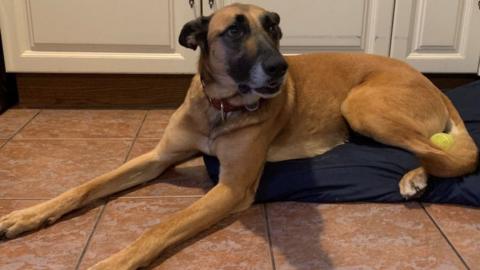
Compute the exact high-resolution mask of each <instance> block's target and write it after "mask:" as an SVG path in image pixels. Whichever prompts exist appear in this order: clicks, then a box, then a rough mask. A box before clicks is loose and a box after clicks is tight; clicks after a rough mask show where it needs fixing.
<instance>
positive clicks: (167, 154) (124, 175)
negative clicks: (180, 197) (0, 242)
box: [0, 119, 197, 238]
mask: <svg viewBox="0 0 480 270" xmlns="http://www.w3.org/2000/svg"><path fill="white" fill-rule="evenodd" d="M170 123H171V124H169V126H168V127H167V129H166V131H165V135H164V136H163V138H162V140H161V141H160V143H159V144H158V146H157V147H156V148H155V149H154V150H152V151H150V152H148V153H146V154H144V155H142V156H139V157H137V158H135V159H132V160H130V161H128V162H127V163H125V164H123V165H122V166H120V167H119V168H117V169H115V170H113V171H111V172H109V173H106V174H104V175H101V176H99V177H96V178H94V179H92V180H90V181H88V182H86V183H84V184H82V185H80V186H77V187H75V188H72V189H70V190H68V191H66V192H64V193H62V194H60V195H59V196H57V197H55V198H53V199H51V200H48V201H45V202H43V203H40V204H38V205H35V206H32V207H30V208H26V209H22V210H18V211H14V212H12V213H10V214H8V215H6V216H4V217H1V218H0V237H2V236H5V237H7V238H12V237H15V236H16V235H18V234H20V233H22V232H25V231H29V230H33V229H36V228H38V227H40V226H42V225H43V224H45V223H48V224H50V223H53V222H55V221H56V220H57V219H59V218H60V217H61V216H62V215H64V214H66V213H68V212H70V211H72V210H74V209H77V208H80V207H82V206H84V205H86V204H88V203H90V202H92V201H94V200H96V199H99V198H102V197H105V196H107V195H110V194H113V193H115V192H118V191H121V190H124V189H127V188H130V187H133V186H136V185H138V184H141V183H144V182H146V181H149V180H151V179H153V178H155V177H156V176H158V175H159V174H161V173H162V172H163V171H164V170H165V169H166V168H167V167H169V166H171V165H173V164H175V163H177V162H180V161H183V160H185V159H188V158H189V157H191V156H193V155H194V154H196V152H197V151H196V150H195V147H194V145H190V144H189V142H193V141H195V139H196V138H192V136H195V133H192V132H189V131H188V130H186V129H185V128H183V129H180V128H178V125H179V124H180V123H181V120H177V121H175V119H174V120H173V123H172V121H170ZM183 126H185V125H183Z"/></svg>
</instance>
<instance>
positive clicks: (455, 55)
mask: <svg viewBox="0 0 480 270" xmlns="http://www.w3.org/2000/svg"><path fill="white" fill-rule="evenodd" d="M477 1H478V0H397V1H395V0H296V1H292V0H261V1H260V0H241V1H240V2H242V3H247V4H248V3H251V4H256V5H259V6H262V7H264V8H266V9H268V10H273V11H276V12H277V13H279V14H280V16H281V18H282V20H281V27H282V30H283V33H284V37H283V39H282V41H281V50H282V52H284V53H286V54H296V53H304V52H313V51H357V52H367V53H374V54H380V55H385V56H391V57H395V58H400V59H403V60H405V61H407V62H409V63H410V64H412V65H413V66H415V67H416V68H418V69H419V70H421V71H424V72H468V73H476V72H478V65H479V56H480V30H479V26H480V11H479V8H478V6H477ZM234 2H237V1H235V0H194V1H190V0H139V1H132V0H102V1H96V0H1V1H0V26H1V30H2V38H3V43H4V51H5V57H6V64H7V69H8V71H11V72H79V73H193V72H194V71H195V69H196V64H195V63H196V60H197V56H198V52H194V51H192V50H189V49H186V48H183V47H181V46H180V45H179V44H178V42H177V39H178V35H179V33H180V30H181V28H182V26H183V25H184V24H185V23H186V22H188V21H190V20H191V19H193V18H195V17H197V16H200V11H201V9H202V10H203V14H206V15H208V14H211V13H212V12H213V11H214V10H216V9H218V8H221V7H223V6H224V5H228V4H231V3H234ZM190 3H193V6H190ZM210 4H211V5H212V7H210Z"/></svg>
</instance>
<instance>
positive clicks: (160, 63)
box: [0, 0, 199, 73]
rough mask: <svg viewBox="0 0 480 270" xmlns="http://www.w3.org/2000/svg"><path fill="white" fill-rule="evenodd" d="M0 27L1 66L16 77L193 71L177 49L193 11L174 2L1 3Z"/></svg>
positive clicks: (185, 53) (188, 57)
mask: <svg viewBox="0 0 480 270" xmlns="http://www.w3.org/2000/svg"><path fill="white" fill-rule="evenodd" d="M0 15H1V16H0V17H1V18H0V22H1V26H2V37H3V42H4V46H5V54H6V64H7V68H8V70H9V71H16V72H106V73H183V72H188V73H189V72H194V71H195V61H196V58H197V53H196V52H193V51H191V50H189V49H186V48H183V47H181V46H180V45H179V44H178V42H177V39H178V35H179V33H180V30H181V28H182V26H183V24H184V23H186V22H188V21H189V20H191V19H193V18H195V16H197V15H199V9H198V6H194V7H193V8H192V7H190V6H189V3H188V1H174V0H141V1H130V0H102V1H95V0H25V1H16V0H5V1H2V2H1V3H0Z"/></svg>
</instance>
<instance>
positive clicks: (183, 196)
mask: <svg viewBox="0 0 480 270" xmlns="http://www.w3.org/2000/svg"><path fill="white" fill-rule="evenodd" d="M119 192H121V191H119ZM203 196H204V195H152V196H118V195H110V196H108V197H110V198H112V199H161V198H201V197H203ZM50 199H53V197H28V198H25V197H3V198H2V197H0V201H1V200H6V201H7V200H16V201H45V200H50Z"/></svg>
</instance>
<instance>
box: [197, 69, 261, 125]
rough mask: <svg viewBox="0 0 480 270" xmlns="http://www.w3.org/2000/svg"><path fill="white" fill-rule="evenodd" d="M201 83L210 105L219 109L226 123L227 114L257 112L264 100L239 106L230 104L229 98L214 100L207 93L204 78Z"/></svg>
mask: <svg viewBox="0 0 480 270" xmlns="http://www.w3.org/2000/svg"><path fill="white" fill-rule="evenodd" d="M200 82H201V83H202V87H203V93H204V94H205V96H206V97H207V99H208V102H209V103H210V105H212V107H213V108H215V109H217V110H218V111H219V112H220V114H221V117H222V121H225V119H226V118H227V113H229V112H234V111H255V110H257V109H258V107H259V106H260V102H261V101H262V99H260V100H258V101H257V102H256V103H254V104H252V105H238V106H237V105H233V104H231V103H230V102H228V99H230V97H228V98H212V97H210V96H209V95H208V94H207V93H206V92H205V86H206V84H205V81H204V80H203V78H200Z"/></svg>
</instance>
